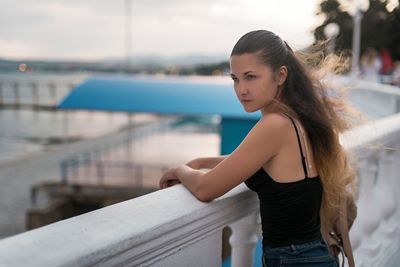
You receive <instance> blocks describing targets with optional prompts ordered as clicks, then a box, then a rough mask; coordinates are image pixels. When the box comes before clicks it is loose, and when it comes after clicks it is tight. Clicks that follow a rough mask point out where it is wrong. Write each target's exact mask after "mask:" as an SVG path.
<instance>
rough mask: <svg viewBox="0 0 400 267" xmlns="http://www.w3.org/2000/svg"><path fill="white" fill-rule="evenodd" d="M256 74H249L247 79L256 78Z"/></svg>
mask: <svg viewBox="0 0 400 267" xmlns="http://www.w3.org/2000/svg"><path fill="white" fill-rule="evenodd" d="M255 77H256V76H255V75H247V76H246V79H247V80H252V79H254V78H255Z"/></svg>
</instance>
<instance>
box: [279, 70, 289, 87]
mask: <svg viewBox="0 0 400 267" xmlns="http://www.w3.org/2000/svg"><path fill="white" fill-rule="evenodd" d="M277 74H278V79H277V81H278V85H282V84H284V83H285V81H286V78H287V76H288V68H287V67H286V66H285V65H283V66H281V67H280V68H279V69H278V73H277Z"/></svg>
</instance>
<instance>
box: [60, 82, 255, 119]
mask: <svg viewBox="0 0 400 267" xmlns="http://www.w3.org/2000/svg"><path fill="white" fill-rule="evenodd" d="M58 108H60V109H83V110H103V111H121V112H146V113H164V114H178V115H221V116H222V117H227V118H238V119H257V118H259V117H260V113H259V112H256V113H247V112H245V111H244V109H243V107H242V105H241V104H240V102H239V101H238V100H237V98H236V95H235V92H234V90H233V88H232V85H231V84H227V83H218V82H210V81H206V82H203V81H198V80H191V79H189V78H187V79H182V78H179V79H166V80H157V79H154V78H128V77H93V78H90V79H89V80H87V81H85V82H84V83H82V84H80V85H79V86H77V87H76V88H75V89H74V90H73V91H72V92H71V93H70V94H69V95H68V96H67V97H66V98H65V99H64V100H63V101H62V102H61V103H60V104H59V106H58Z"/></svg>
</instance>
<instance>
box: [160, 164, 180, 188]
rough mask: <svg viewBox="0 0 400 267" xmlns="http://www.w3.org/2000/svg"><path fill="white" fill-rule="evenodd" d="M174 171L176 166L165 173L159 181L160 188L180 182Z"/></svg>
mask: <svg viewBox="0 0 400 267" xmlns="http://www.w3.org/2000/svg"><path fill="white" fill-rule="evenodd" d="M174 171H175V169H174V168H170V169H168V170H167V171H166V172H165V173H164V174H163V176H162V177H161V179H160V182H159V187H160V188H166V187H170V186H173V185H176V184H179V183H180V181H179V179H178V178H177V177H176V175H175V173H174Z"/></svg>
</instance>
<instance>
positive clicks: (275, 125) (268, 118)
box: [259, 113, 292, 132]
mask: <svg viewBox="0 0 400 267" xmlns="http://www.w3.org/2000/svg"><path fill="white" fill-rule="evenodd" d="M259 123H261V124H262V125H263V126H264V127H267V128H272V129H274V130H275V131H279V132H280V131H285V130H287V129H288V128H289V127H290V126H291V124H292V123H291V121H290V119H289V118H288V117H287V116H286V115H284V114H282V113H268V114H266V115H264V116H263V117H262V118H261V119H260V121H259Z"/></svg>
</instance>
